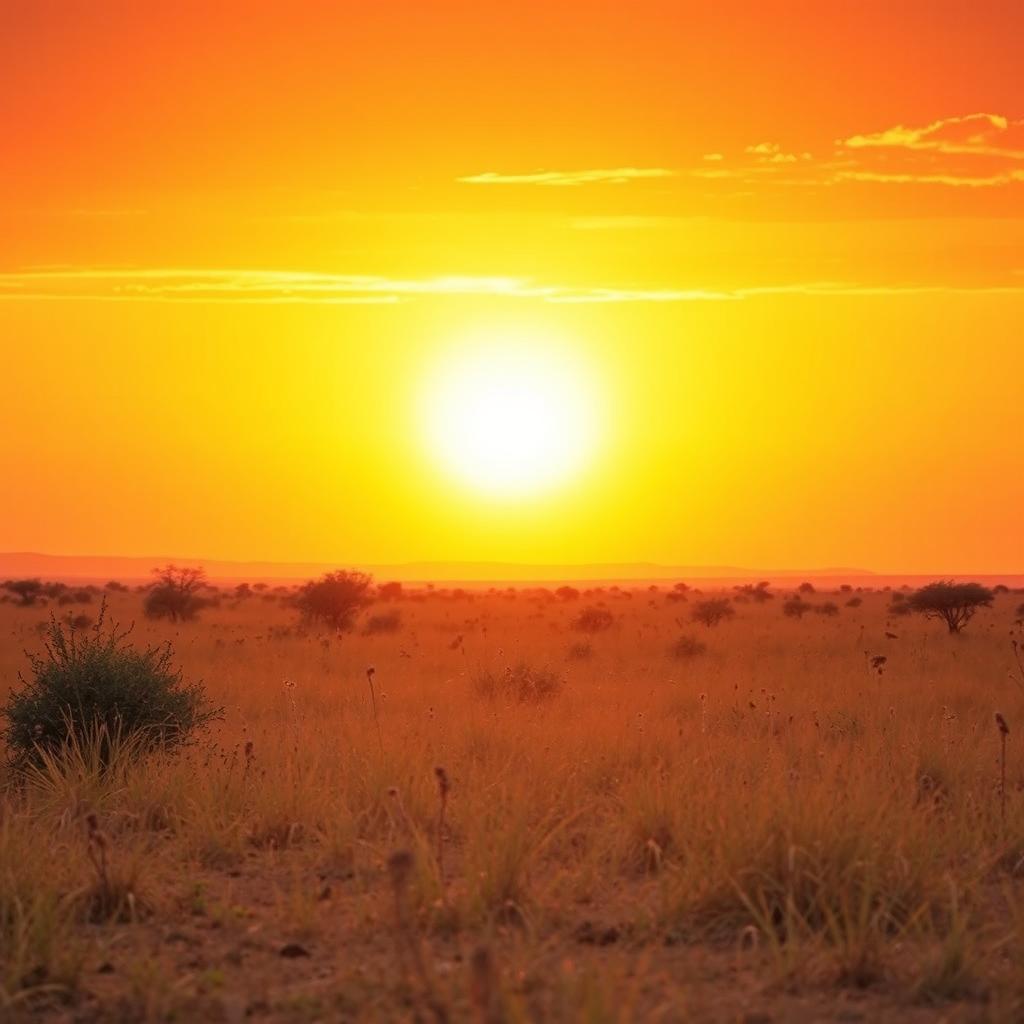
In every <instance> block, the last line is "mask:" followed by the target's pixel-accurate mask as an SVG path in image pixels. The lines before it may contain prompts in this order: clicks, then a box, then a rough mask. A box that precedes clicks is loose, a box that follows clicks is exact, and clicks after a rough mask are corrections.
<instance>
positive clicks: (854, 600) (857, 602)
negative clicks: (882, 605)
mask: <svg viewBox="0 0 1024 1024" xmlns="http://www.w3.org/2000/svg"><path fill="white" fill-rule="evenodd" d="M863 603H864V601H863V600H862V599H861V598H859V597H851V598H850V600H849V601H847V602H846V607H847V608H859V607H860V606H861V605H862V604H863Z"/></svg>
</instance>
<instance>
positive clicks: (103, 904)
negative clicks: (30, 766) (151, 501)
mask: <svg viewBox="0 0 1024 1024" xmlns="http://www.w3.org/2000/svg"><path fill="white" fill-rule="evenodd" d="M828 596H829V595H823V594H822V595H818V596H817V597H816V600H824V599H826V598H827V597H828ZM858 596H861V597H862V598H863V603H862V604H861V605H860V606H859V607H850V606H848V605H847V606H844V607H843V608H842V610H841V612H840V613H839V614H837V615H831V614H830V615H807V616H804V617H802V618H797V617H790V616H787V615H785V614H784V613H783V601H773V602H764V603H757V602H752V601H748V602H743V603H741V604H739V605H738V606H737V609H736V612H737V613H736V615H735V617H734V618H732V619H729V620H728V621H725V622H722V623H721V624H720V625H719V626H718V627H717V628H716V629H715V630H714V636H713V643H712V644H710V645H709V648H708V650H707V651H706V652H704V653H702V656H700V657H693V656H691V652H690V651H689V649H687V650H686V651H677V649H676V647H677V643H676V642H677V641H678V639H679V626H678V623H677V621H676V620H677V619H678V616H679V605H678V604H675V603H672V602H670V601H667V600H666V599H665V596H664V594H657V595H651V594H649V593H648V592H647V591H646V589H644V590H638V591H636V592H634V593H622V594H613V593H606V594H604V595H587V597H586V599H587V600H588V601H592V602H596V601H598V600H603V601H605V602H606V604H607V607H608V611H609V614H610V615H611V616H612V622H613V625H612V627H611V628H608V629H605V630H601V631H598V632H596V633H595V634H594V636H593V638H592V639H591V641H590V643H589V644H588V645H587V653H586V656H584V655H582V654H581V653H575V654H573V651H574V648H575V646H577V645H576V641H577V639H578V637H575V636H574V630H573V628H572V622H573V619H574V617H575V616H578V615H579V608H578V605H577V606H574V603H573V602H571V601H556V600H554V599H551V598H548V597H546V596H545V595H543V594H528V593H519V594H518V595H515V596H510V595H506V594H503V593H495V594H486V595H477V596H472V595H471V596H468V597H460V598H458V599H454V598H452V597H450V596H448V595H445V594H443V593H434V594H432V595H425V594H407V595H406V597H404V598H403V599H402V600H401V601H400V602H397V603H398V604H399V605H400V623H401V628H400V629H399V630H398V631H396V632H381V631H379V630H377V629H369V630H367V629H364V628H357V629H356V631H354V632H353V633H351V634H348V635H346V636H345V637H343V638H341V639H337V638H334V637H329V636H326V635H323V636H322V635H316V634H309V633H304V632H302V631H301V630H297V629H295V628H292V627H294V625H295V622H294V617H293V615H294V613H293V612H291V611H290V610H289V609H288V607H287V606H286V605H284V604H281V603H278V602H264V601H259V600H255V599H250V600H243V601H238V602H230V601H223V602H222V603H221V605H220V606H219V607H218V608H215V609H214V608H211V609H207V610H206V611H205V612H204V613H203V616H202V617H201V618H200V620H199V621H198V622H195V623H189V624H185V625H180V626H178V627H174V626H171V625H170V624H166V623H151V622H145V621H143V617H142V614H141V604H140V603H139V602H140V597H139V595H136V594H131V593H116V594H114V595H112V598H111V600H112V603H113V606H114V607H113V611H114V613H115V614H116V616H117V618H118V619H119V620H121V621H123V622H128V621H131V620H132V619H135V620H136V621H137V622H138V625H137V627H136V631H137V634H138V635H137V638H136V639H137V641H138V642H140V643H142V642H146V641H150V640H153V641H161V640H165V639H171V640H173V642H174V644H175V647H176V650H177V654H178V659H179V661H180V662H181V663H182V665H183V667H184V669H185V673H186V676H187V677H192V678H194V677H202V678H204V679H205V680H206V682H207V686H208V688H209V690H210V693H211V696H212V697H213V698H214V700H215V701H216V702H217V703H218V704H224V705H225V707H226V708H227V714H226V718H225V720H224V722H223V723H222V724H221V725H219V726H218V727H217V731H216V734H215V736H214V737H213V739H212V741H211V742H210V743H208V744H206V745H204V746H202V747H196V748H192V749H190V750H189V751H187V752H186V753H185V754H184V755H183V756H181V757H178V758H176V759H172V758H165V757H155V758H151V759H148V760H145V761H143V762H141V763H136V764H133V763H132V759H131V756H130V751H128V750H126V751H125V756H124V758H123V763H121V762H119V763H117V764H115V765H114V767H113V768H112V769H110V770H106V771H104V770H101V769H100V768H99V767H98V766H97V764H96V759H95V758H94V757H93V755H92V754H91V753H90V751H89V750H88V749H80V750H78V751H77V752H75V753H73V754H70V755H69V756H68V757H66V758H63V759H50V760H49V761H48V762H47V763H46V764H45V765H44V766H43V767H42V768H41V769H39V770H38V771H36V772H34V773H33V774H32V775H31V776H30V777H29V778H27V779H25V780H22V781H21V782H18V783H15V782H14V781H12V780H8V781H7V782H6V783H5V788H4V790H3V791H2V794H0V1017H5V1018H11V1019H17V1017H18V1015H23V1016H24V1017H25V1019H29V1018H32V1019H46V1018H47V1016H48V1015H49V1016H52V1017H53V1019H65V1018H64V1017H63V1016H62V1015H66V1014H69V1013H71V1014H73V1015H74V1016H73V1019H74V1020H76V1021H83V1022H89V1021H97V1022H99V1021H122V1020H143V1021H165V1020H196V1021H207V1020H209V1021H222V1020H236V1019H237V1020H240V1019H242V1018H243V1017H246V1016H247V1017H248V1018H251V1019H256V1020H268V1021H292V1020H295V1021H299V1020H309V1019H331V1020H333V1019H339V1020H389V1019H398V1020H402V1019H409V1020H413V1019H420V1020H428V1019H433V1020H446V1019H450V1020H480V1021H490V1022H497V1021H509V1022H511V1021H521V1020H592V1021H603V1020H631V1019H632V1020H648V1019H666V1020H678V1019H695V1020H729V1021H733V1020H739V1019H743V1015H745V1014H746V1015H748V1016H747V1019H748V1020H755V1019H758V1017H757V1015H758V1014H762V1015H769V1016H770V1017H771V1018H773V1019H776V1020H795V1021H810V1020H829V1019H845V1020H853V1019H858V1018H857V1017H856V1016H855V1015H856V1014H857V1013H860V1014H861V1017H860V1018H859V1019H863V1020H904V1019H906V1020H940V1019H951V1020H959V1019H963V1020H975V1019H977V1020H990V1021H1003V1020H1005V1021H1013V1020H1019V1019H1021V1017H1022V1015H1024V969H1022V968H1021V966H1020V965H1021V964H1022V963H1024V900H1022V893H1021V885H1022V882H1021V879H1022V878H1024V760H1022V757H1021V754H1020V752H1019V750H1018V748H1017V743H1016V741H1017V737H1018V735H1019V734H1020V726H1019V723H1022V722H1024V692H1022V691H1021V689H1020V687H1017V686H1015V685H1014V683H1013V682H1011V680H1010V679H1009V678H1008V671H1009V670H1010V669H1011V668H1013V669H1014V670H1015V671H1016V670H1017V667H1016V665H1015V662H1014V659H1013V652H1012V650H1011V648H1010V644H1009V637H1008V631H1010V630H1011V629H1012V630H1016V631H1017V632H1016V633H1015V635H1017V636H1018V637H1019V628H1020V627H1019V626H1015V625H1014V617H1015V608H1016V605H1017V604H1019V600H1020V598H1019V595H1014V594H1004V595H1001V596H1000V597H998V598H997V599H996V603H995V607H994V608H993V609H992V610H991V611H986V612H983V613H981V614H980V615H979V616H978V617H977V619H976V620H975V621H974V622H972V624H971V626H970V629H969V630H968V631H967V632H966V633H965V634H964V635H963V636H960V637H950V636H947V635H946V633H945V631H944V630H939V629H937V628H934V626H932V625H930V624H927V623H924V622H922V621H920V620H918V619H916V618H900V620H899V623H898V628H897V629H895V630H894V629H893V626H894V625H895V621H894V620H892V619H891V618H890V616H891V615H892V610H891V608H890V607H889V599H888V595H885V594H880V593H879V594H871V593H865V594H863V595H858ZM43 614H44V612H42V611H40V610H39V609H33V608H27V609H23V608H16V607H14V606H11V605H3V606H0V631H2V636H3V638H4V639H3V642H2V644H0V680H2V682H0V687H6V686H7V685H11V684H12V683H14V681H15V680H16V673H17V669H18V668H21V667H23V659H24V655H23V653H22V652H23V649H24V648H26V647H29V648H32V647H34V646H35V645H36V644H37V643H38V639H37V634H36V625H37V621H38V620H39V619H40V618H41V617H42V616H43ZM887 633H897V634H898V637H890V636H887V635H886V634H887ZM567 651H569V652H570V656H569V657H567V654H566V652H567ZM879 657H882V658H884V659H885V660H884V661H883V662H881V663H880V664H881V666H882V667H883V671H879V668H878V665H879V663H878V662H877V661H876V660H875V659H877V658H879ZM370 666H373V668H374V669H375V671H374V672H372V673H368V671H367V670H368V668H369V667H370ZM546 666H551V668H546ZM481 680H483V681H484V682H483V683H482V682H481ZM552 680H553V681H554V683H552ZM368 683H369V685H368ZM556 683H557V685H555V684H556ZM549 684H550V685H549ZM482 690H483V691H486V692H481V691H482ZM996 712H998V713H999V714H1000V716H1001V717H1002V721H1003V722H1004V723H1005V724H1006V728H1007V729H1008V730H1009V731H1008V732H1004V731H1002V729H1001V728H1000V727H998V726H997V725H996V724H995V718H994V715H995V713H996ZM1004 744H1005V760H1004V758H1003V745H1004ZM87 746H88V744H86V747H87ZM438 766H443V768H439V767H438ZM851 1013H852V1014H854V1016H850V1014H851ZM843 1014H846V1016H842V1015H843ZM958 1015H960V1016H958ZM66 1019H72V1018H71V1017H67V1018H66ZM761 1019H766V1018H764V1017H762V1018H761Z"/></svg>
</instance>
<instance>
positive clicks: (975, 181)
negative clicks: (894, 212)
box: [835, 170, 1024, 188]
mask: <svg viewBox="0 0 1024 1024" xmlns="http://www.w3.org/2000/svg"><path fill="white" fill-rule="evenodd" d="M835 177H836V180H837V181H871V182H880V183H888V184H896V185H910V184H914V185H949V186H951V187H953V188H998V187H1001V186H1003V185H1012V184H1013V183H1015V182H1022V181H1024V171H1022V170H1012V171H1006V172H1005V173H1002V174H985V175H980V176H978V175H967V174H933V173H928V172H913V171H903V172H899V171H840V172H838V173H837V174H836V176H835Z"/></svg>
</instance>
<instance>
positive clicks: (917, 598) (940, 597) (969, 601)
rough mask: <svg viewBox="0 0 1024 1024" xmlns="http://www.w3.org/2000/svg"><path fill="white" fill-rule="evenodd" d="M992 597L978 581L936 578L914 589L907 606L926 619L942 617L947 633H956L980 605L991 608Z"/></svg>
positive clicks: (987, 589)
mask: <svg viewBox="0 0 1024 1024" xmlns="http://www.w3.org/2000/svg"><path fill="white" fill-rule="evenodd" d="M994 596H995V595H994V594H993V593H992V591H991V590H989V588H988V587H983V586H982V585H981V584H980V583H954V582H953V581H952V580H937V581H936V582H935V583H929V584H928V585H927V586H924V587H921V589H920V590H915V591H914V593H913V594H911V595H910V597H909V598H908V599H907V606H908V607H909V608H911V609H912V610H913V611H915V612H919V613H920V614H921V615H923V616H924V617H925V618H926V619H942V621H943V622H945V624H946V627H947V628H948V629H949V632H950V633H959V632H960V630H962V629H963V628H964V626H966V625H967V623H968V622H970V621H971V619H973V618H974V613H975V612H976V611H977V610H978V609H979V608H991V607H992V598H993V597H994Z"/></svg>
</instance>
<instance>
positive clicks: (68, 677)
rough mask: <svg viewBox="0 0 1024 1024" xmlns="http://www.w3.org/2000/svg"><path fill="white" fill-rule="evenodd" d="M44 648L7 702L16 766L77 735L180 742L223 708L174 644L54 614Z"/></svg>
mask: <svg viewBox="0 0 1024 1024" xmlns="http://www.w3.org/2000/svg"><path fill="white" fill-rule="evenodd" d="M45 636H46V639H45V641H44V653H43V654H30V655H29V661H30V665H31V677H30V678H29V679H27V680H26V679H25V678H24V677H22V676H20V675H19V678H20V679H21V681H22V683H23V684H24V685H23V688H22V689H21V690H19V691H16V692H13V693H12V694H11V695H10V697H9V699H8V702H7V704H6V705H5V706H4V707H3V708H0V716H2V717H3V718H4V719H5V727H4V729H3V736H4V739H5V740H6V742H7V746H8V749H9V751H10V754H11V757H12V763H13V765H14V766H15V767H23V766H27V765H30V764H39V763H41V761H42V760H43V753H47V754H53V753H59V752H60V751H61V750H62V749H65V748H67V747H68V746H69V745H71V744H74V743H75V742H79V743H84V742H86V741H87V739H88V737H90V736H96V735H100V734H102V735H104V736H106V737H107V738H108V742H110V741H112V739H113V738H114V737H120V738H121V739H122V740H124V739H127V738H129V737H131V738H132V739H133V740H134V741H137V744H138V749H139V750H140V751H148V750H156V749H162V750H172V749H174V748H175V747H178V746H180V745H181V744H182V743H185V742H186V741H187V740H188V739H189V738H190V736H191V735H192V734H193V733H194V732H195V731H196V730H198V729H201V728H203V727H204V726H206V725H207V724H208V723H209V722H210V721H211V720H212V719H214V718H217V717H219V716H220V713H221V711H220V709H217V708H214V707H212V705H211V704H210V703H209V701H208V700H207V699H206V695H205V691H204V689H203V686H202V684H201V683H190V684H185V683H183V682H182V678H181V672H180V670H175V669H174V668H173V667H172V665H171V658H172V656H173V651H172V649H171V646H170V644H165V645H163V646H160V647H149V648H147V649H145V650H138V649H136V648H134V647H132V646H131V644H129V643H128V642H127V637H128V631H127V630H125V631H121V630H118V628H117V627H116V626H112V627H110V628H109V629H107V628H104V616H103V614H102V612H101V614H100V617H99V620H98V621H97V623H96V625H95V626H94V627H93V628H92V630H91V631H90V632H88V633H80V632H77V631H75V630H73V629H65V627H64V626H63V625H62V624H61V623H59V622H58V621H57V620H56V619H53V618H51V620H50V624H49V626H48V628H47V629H46V633H45Z"/></svg>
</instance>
